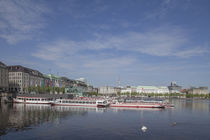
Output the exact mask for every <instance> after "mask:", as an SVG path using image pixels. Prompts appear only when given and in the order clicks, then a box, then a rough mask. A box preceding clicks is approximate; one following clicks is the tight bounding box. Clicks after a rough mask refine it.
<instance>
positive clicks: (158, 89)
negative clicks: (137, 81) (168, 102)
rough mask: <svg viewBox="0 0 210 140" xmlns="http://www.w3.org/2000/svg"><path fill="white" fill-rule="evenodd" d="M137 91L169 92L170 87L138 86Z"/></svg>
mask: <svg viewBox="0 0 210 140" xmlns="http://www.w3.org/2000/svg"><path fill="white" fill-rule="evenodd" d="M136 91H137V93H159V94H166V93H169V89H168V87H166V86H137V88H136Z"/></svg>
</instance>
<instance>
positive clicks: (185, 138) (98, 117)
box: [0, 100, 210, 140]
mask: <svg viewBox="0 0 210 140" xmlns="http://www.w3.org/2000/svg"><path fill="white" fill-rule="evenodd" d="M170 102H172V103H174V104H175V108H172V109H160V110H158V109H149V110H148V109H111V108H107V109H102V108H99V109H98V108H75V107H51V106H48V105H23V104H1V106H0V139H2V140H9V139H16V140H24V139H27V140H28V139H32V140H33V139H39V140H42V139H44V140H45V139H46V140H47V139H72V140H87V139H91V140H103V139H104V140H109V139H113V140H135V139H147V140H157V139H160V140H168V139H170V140H198V139H200V140H210V101H209V100H171V101H170ZM175 122H176V124H175ZM142 125H145V126H147V128H148V129H147V131H146V132H142V131H141V127H142Z"/></svg>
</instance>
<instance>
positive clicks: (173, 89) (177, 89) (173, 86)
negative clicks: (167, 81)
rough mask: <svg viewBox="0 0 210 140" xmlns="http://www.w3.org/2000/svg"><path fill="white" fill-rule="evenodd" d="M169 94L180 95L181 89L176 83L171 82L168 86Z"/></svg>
mask: <svg viewBox="0 0 210 140" xmlns="http://www.w3.org/2000/svg"><path fill="white" fill-rule="evenodd" d="M168 89H169V92H170V93H181V90H182V87H181V86H179V85H177V84H176V82H171V85H170V86H168Z"/></svg>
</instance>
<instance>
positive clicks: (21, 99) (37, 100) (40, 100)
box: [13, 96, 53, 104]
mask: <svg viewBox="0 0 210 140" xmlns="http://www.w3.org/2000/svg"><path fill="white" fill-rule="evenodd" d="M52 101H53V98H49V97H25V96H17V97H16V98H13V102H14V103H24V104H51V102H52Z"/></svg>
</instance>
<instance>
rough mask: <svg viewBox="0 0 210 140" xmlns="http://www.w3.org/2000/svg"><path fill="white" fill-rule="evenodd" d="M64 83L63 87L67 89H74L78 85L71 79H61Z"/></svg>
mask: <svg viewBox="0 0 210 140" xmlns="http://www.w3.org/2000/svg"><path fill="white" fill-rule="evenodd" d="M61 81H62V86H63V87H65V88H67V87H73V86H75V85H76V80H73V79H69V78H67V77H61Z"/></svg>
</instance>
